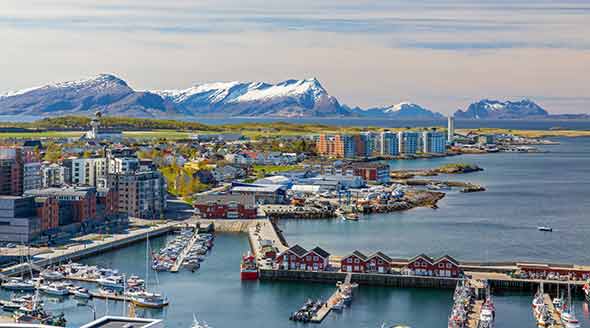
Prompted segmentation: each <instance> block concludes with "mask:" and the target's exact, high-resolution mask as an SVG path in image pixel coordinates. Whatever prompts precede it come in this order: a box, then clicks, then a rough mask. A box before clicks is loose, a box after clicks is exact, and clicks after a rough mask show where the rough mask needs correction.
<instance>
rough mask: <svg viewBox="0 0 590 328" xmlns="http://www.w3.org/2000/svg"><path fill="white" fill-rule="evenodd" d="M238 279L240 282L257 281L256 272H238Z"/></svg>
mask: <svg viewBox="0 0 590 328" xmlns="http://www.w3.org/2000/svg"><path fill="white" fill-rule="evenodd" d="M240 279H241V280H257V279H258V271H254V270H252V271H240Z"/></svg>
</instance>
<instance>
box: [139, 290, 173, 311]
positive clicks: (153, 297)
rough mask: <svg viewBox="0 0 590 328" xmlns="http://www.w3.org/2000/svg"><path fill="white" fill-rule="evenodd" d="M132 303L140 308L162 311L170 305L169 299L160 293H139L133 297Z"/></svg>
mask: <svg viewBox="0 0 590 328" xmlns="http://www.w3.org/2000/svg"><path fill="white" fill-rule="evenodd" d="M131 302H132V303H133V304H135V305H136V306H139V307H145V308H151V309H161V308H163V307H165V306H167V305H168V304H169V302H168V299H167V298H166V297H164V296H162V295H161V294H158V293H150V292H146V291H144V292H139V293H136V294H135V295H134V296H133V297H131Z"/></svg>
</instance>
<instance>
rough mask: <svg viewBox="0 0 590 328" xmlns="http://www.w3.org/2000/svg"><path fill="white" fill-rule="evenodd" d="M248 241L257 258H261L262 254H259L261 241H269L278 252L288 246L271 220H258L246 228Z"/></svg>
mask: <svg viewBox="0 0 590 328" xmlns="http://www.w3.org/2000/svg"><path fill="white" fill-rule="evenodd" d="M248 241H249V242H250V248H251V249H252V252H253V254H254V256H256V259H257V260H261V259H262V254H260V247H261V246H262V245H261V243H270V244H271V245H273V246H274V247H276V248H277V250H278V252H279V253H280V252H283V251H284V250H286V249H287V247H288V245H287V243H286V242H285V238H284V237H283V236H282V234H281V233H280V232H279V231H278V229H277V228H276V227H275V225H274V223H272V221H271V220H259V221H258V222H257V223H256V225H255V226H251V227H250V228H249V229H248Z"/></svg>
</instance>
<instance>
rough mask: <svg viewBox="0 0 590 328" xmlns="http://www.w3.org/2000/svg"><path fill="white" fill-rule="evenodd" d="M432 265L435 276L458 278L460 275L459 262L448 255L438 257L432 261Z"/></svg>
mask: <svg viewBox="0 0 590 328" xmlns="http://www.w3.org/2000/svg"><path fill="white" fill-rule="evenodd" d="M433 265H434V269H433V272H434V275H435V276H437V277H449V278H458V277H459V276H460V275H461V269H460V268H459V262H457V260H455V259H454V258H452V257H450V256H448V255H445V256H442V257H439V258H438V259H436V260H435V261H434V263H433Z"/></svg>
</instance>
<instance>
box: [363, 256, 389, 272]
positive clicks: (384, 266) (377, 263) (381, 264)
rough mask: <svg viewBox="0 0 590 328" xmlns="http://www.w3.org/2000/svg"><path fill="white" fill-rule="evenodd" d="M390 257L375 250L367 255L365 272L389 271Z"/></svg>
mask: <svg viewBox="0 0 590 328" xmlns="http://www.w3.org/2000/svg"><path fill="white" fill-rule="evenodd" d="M391 261H392V259H391V257H389V256H387V255H385V254H383V253H382V252H377V253H374V254H372V255H370V256H369V258H368V260H367V265H366V271H367V272H377V273H389V271H390V270H391Z"/></svg>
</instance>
